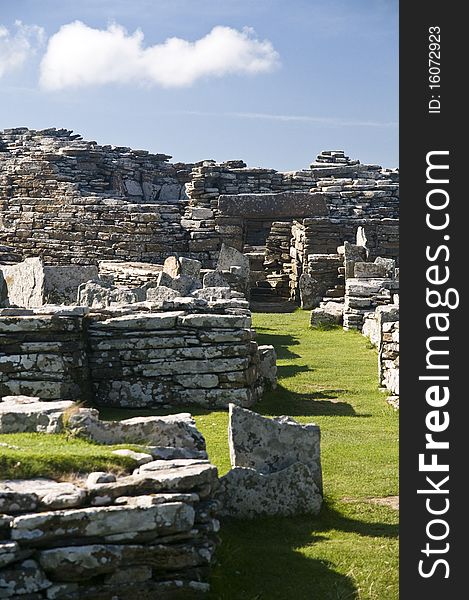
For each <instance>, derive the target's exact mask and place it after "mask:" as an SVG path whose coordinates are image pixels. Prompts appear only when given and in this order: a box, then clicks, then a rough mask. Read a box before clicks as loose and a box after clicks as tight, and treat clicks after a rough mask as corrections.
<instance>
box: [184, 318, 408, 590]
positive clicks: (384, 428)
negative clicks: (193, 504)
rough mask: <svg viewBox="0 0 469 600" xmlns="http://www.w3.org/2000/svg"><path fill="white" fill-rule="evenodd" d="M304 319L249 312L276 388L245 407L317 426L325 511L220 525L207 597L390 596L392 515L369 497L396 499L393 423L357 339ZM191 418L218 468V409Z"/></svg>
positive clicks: (372, 362)
mask: <svg viewBox="0 0 469 600" xmlns="http://www.w3.org/2000/svg"><path fill="white" fill-rule="evenodd" d="M308 317H309V314H308V313H306V312H301V311H297V312H296V313H293V314H289V315H284V314H274V315H273V314H268V315H265V314H262V315H261V314H257V315H254V325H255V328H256V330H257V331H258V341H259V342H260V343H271V344H273V345H274V346H275V347H276V349H277V353H278V359H279V360H278V366H279V386H278V388H277V389H276V390H275V391H272V392H269V393H268V394H266V395H265V397H264V398H263V400H262V402H261V403H259V404H257V405H256V407H255V410H256V411H258V412H260V413H261V414H264V415H268V416H274V415H281V414H288V415H290V416H293V417H294V418H296V419H297V420H298V421H300V422H303V423H307V422H311V421H313V422H316V423H318V424H319V425H320V426H321V431H322V465H323V473H324V491H325V494H326V498H325V500H326V501H325V505H324V507H323V509H322V512H321V514H320V516H319V517H318V518H309V517H306V518H305V517H296V518H293V519H287V518H285V519H279V518H271V519H262V520H258V521H252V522H249V523H242V522H234V521H233V522H228V523H225V524H224V527H223V531H222V538H223V544H222V547H221V549H220V552H219V561H220V563H219V566H218V567H217V568H216V570H215V573H214V577H213V584H212V586H213V594H212V597H213V598H214V599H216V600H274V599H275V600H276V599H278V600H290V599H294V600H329V599H331V600H332V599H340V600H352V599H353V600H355V599H360V600H362V599H363V600H365V599H366V600H395V599H397V598H398V540H397V534H398V528H397V523H398V514H397V512H396V511H395V510H393V509H391V508H388V507H383V506H379V505H376V504H374V503H372V502H370V500H369V498H379V497H386V496H391V495H395V494H397V493H398V490H397V472H398V467H397V461H398V417H397V414H396V413H394V411H393V410H392V409H391V408H390V407H388V405H387V404H386V403H385V400H384V396H383V394H382V393H381V392H379V391H378V389H377V357H376V352H375V351H374V350H373V349H371V348H370V347H369V343H368V342H367V340H366V339H365V338H363V337H362V336H361V335H360V334H358V333H354V332H343V331H342V330H340V329H334V330H331V331H315V330H311V329H309V328H308ZM196 419H197V423H198V426H199V428H200V429H201V430H202V432H203V433H204V435H205V437H206V439H207V444H208V451H209V455H210V458H211V460H212V461H213V462H214V463H215V464H216V465H218V466H219V468H220V471H221V473H223V472H225V471H227V470H228V469H229V457H228V445H227V436H226V430H227V424H228V419H227V415H226V413H224V412H212V413H209V414H205V415H199V416H197V417H196Z"/></svg>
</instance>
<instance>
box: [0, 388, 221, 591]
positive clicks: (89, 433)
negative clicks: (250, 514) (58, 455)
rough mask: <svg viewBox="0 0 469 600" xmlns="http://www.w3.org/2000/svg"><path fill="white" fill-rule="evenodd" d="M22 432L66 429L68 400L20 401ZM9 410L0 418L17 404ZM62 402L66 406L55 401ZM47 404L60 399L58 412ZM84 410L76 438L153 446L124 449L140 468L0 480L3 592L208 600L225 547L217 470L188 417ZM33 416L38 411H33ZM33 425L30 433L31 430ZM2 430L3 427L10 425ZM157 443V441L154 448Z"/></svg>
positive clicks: (72, 430)
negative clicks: (119, 417)
mask: <svg viewBox="0 0 469 600" xmlns="http://www.w3.org/2000/svg"><path fill="white" fill-rule="evenodd" d="M16 401H17V403H19V404H18V406H17V408H18V407H20V408H21V407H23V408H24V407H27V406H31V407H36V408H38V409H39V410H37V411H36V416H38V415H40V414H42V420H41V419H40V418H37V419H36V422H35V423H34V422H33V419H32V417H31V414H26V412H25V411H23V412H22V411H21V410H19V411H18V412H17V415H16V420H15V422H14V424H15V425H16V431H45V429H41V426H42V424H43V422H44V420H48V422H49V424H50V426H51V427H50V428H49V430H48V431H49V432H52V431H54V429H53V427H52V424H54V425H55V430H57V425H58V424H59V423H60V424H61V426H62V427H64V421H63V419H62V420H60V416H62V415H63V411H64V410H66V408H67V407H66V406H63V405H64V404H67V403H64V402H62V403H43V402H37V399H34V398H16ZM6 403H7V404H8V405H9V407H8V408H7V410H6V411H3V406H2V405H3V404H5V402H0V417H3V418H1V419H0V423H1V424H2V426H4V425H5V423H7V425H8V424H9V425H10V429H8V427H7V429H6V431H10V430H11V425H12V421H11V420H10V422H7V420H6V419H5V418H4V417H5V416H6V415H8V414H9V413H8V411H10V416H11V410H12V405H13V404H14V399H11V400H7V402H6ZM58 404H61V405H62V406H60V407H59V406H57V405H58ZM44 405H46V407H47V405H55V406H54V410H55V415H54V414H53V412H51V411H49V412H48V410H47V408H45V407H44ZM96 412H97V411H93V410H90V409H77V410H76V411H75V412H74V413H73V414H72V416H71V417H70V419H69V420H68V421H67V422H66V423H65V425H66V427H67V430H68V432H69V434H70V435H74V434H75V435H82V436H84V437H88V438H89V439H92V440H93V441H94V442H96V443H101V444H102V443H105V444H106V443H107V444H109V443H111V444H116V443H134V444H135V443H138V444H142V443H143V444H146V448H145V452H141V453H136V452H133V451H130V450H116V451H114V452H115V453H116V454H119V453H120V455H124V456H127V457H128V458H129V462H132V461H133V462H134V464H135V467H136V468H134V470H133V473H132V474H130V475H129V474H127V475H125V474H124V475H119V476H117V475H115V474H113V473H106V472H95V473H90V474H89V475H88V476H87V477H86V476H84V475H78V476H76V477H75V478H74V480H73V482H57V481H54V480H51V479H45V478H37V479H29V480H1V481H0V513H1V515H0V540H1V541H0V597H1V598H12V599H15V598H24V599H25V600H27V599H29V598H34V599H38V600H39V599H41V598H47V599H49V600H54V599H56V600H61V599H63V600H82V599H83V598H87V599H90V600H114V599H115V598H119V599H121V600H133V599H134V598H135V597H136V596H137V597H140V598H148V600H149V599H150V598H156V597H157V598H161V599H162V600H165V599H167V600H176V599H179V598H181V599H183V598H187V599H188V600H189V599H190V600H192V599H193V598H199V597H201V596H202V597H205V595H206V592H208V591H209V584H208V579H209V575H210V568H211V564H212V561H213V555H214V551H215V549H216V547H217V545H218V543H219V541H220V540H219V537H218V534H217V532H218V530H219V521H218V519H217V514H218V511H219V503H218V502H217V501H216V500H215V499H214V494H215V493H216V490H217V487H218V477H217V469H216V468H215V467H214V466H213V465H211V464H210V463H209V461H208V460H207V459H206V453H205V441H204V439H203V437H202V435H201V434H200V433H199V432H198V431H197V429H196V427H195V423H194V420H193V419H192V418H191V417H190V415H185V414H181V415H171V416H169V417H144V418H139V419H138V418H137V419H129V420H127V421H123V422H113V421H111V422H103V421H100V420H99V419H98V418H97V416H96V414H95V413H96ZM30 413H31V410H30ZM28 426H29V429H28ZM2 431H5V429H4V428H3V429H2ZM148 444H150V445H148Z"/></svg>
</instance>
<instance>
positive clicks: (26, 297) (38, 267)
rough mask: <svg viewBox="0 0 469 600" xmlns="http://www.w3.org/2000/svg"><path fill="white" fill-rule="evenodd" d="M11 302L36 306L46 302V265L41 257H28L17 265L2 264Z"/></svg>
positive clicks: (28, 306)
mask: <svg viewBox="0 0 469 600" xmlns="http://www.w3.org/2000/svg"><path fill="white" fill-rule="evenodd" d="M0 270H1V271H3V277H4V279H5V282H6V285H7V289H8V299H9V302H10V304H12V305H16V306H23V307H25V308H34V307H36V306H42V305H43V304H44V266H43V262H42V260H41V259H40V258H27V259H26V260H24V261H23V262H21V263H18V264H16V265H0Z"/></svg>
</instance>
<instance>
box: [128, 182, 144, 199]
mask: <svg viewBox="0 0 469 600" xmlns="http://www.w3.org/2000/svg"><path fill="white" fill-rule="evenodd" d="M124 183H125V189H126V190H127V193H128V194H129V196H143V190H142V186H141V185H140V184H139V183H138V181H135V180H134V179H126V180H125V182H124Z"/></svg>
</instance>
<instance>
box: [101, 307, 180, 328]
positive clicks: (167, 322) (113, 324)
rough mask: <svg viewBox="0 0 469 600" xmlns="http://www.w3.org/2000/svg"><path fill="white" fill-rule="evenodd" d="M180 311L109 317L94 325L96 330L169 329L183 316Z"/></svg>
mask: <svg viewBox="0 0 469 600" xmlns="http://www.w3.org/2000/svg"><path fill="white" fill-rule="evenodd" d="M183 315H184V313H183V312H182V311H172V312H163V313H150V314H142V313H136V314H133V315H132V314H131V315H124V316H122V317H111V318H110V319H106V320H105V321H99V322H97V323H95V324H94V327H95V328H96V329H105V328H109V329H128V328H129V329H130V328H132V329H134V330H139V329H141V330H152V329H171V328H172V327H174V326H175V325H176V319H177V318H178V317H180V316H183Z"/></svg>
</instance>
